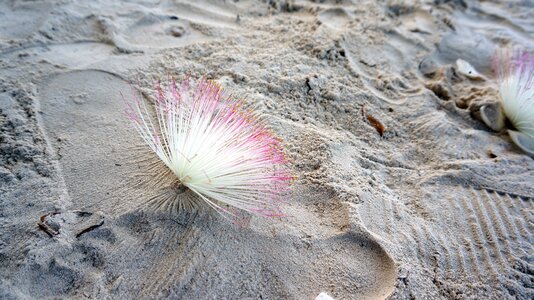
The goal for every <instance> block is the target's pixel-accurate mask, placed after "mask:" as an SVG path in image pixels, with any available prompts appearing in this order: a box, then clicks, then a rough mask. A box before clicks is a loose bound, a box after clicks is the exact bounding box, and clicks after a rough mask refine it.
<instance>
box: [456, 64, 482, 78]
mask: <svg viewBox="0 0 534 300" xmlns="http://www.w3.org/2000/svg"><path fill="white" fill-rule="evenodd" d="M456 69H457V70H458V72H459V73H460V74H462V75H465V76H466V77H467V78H469V79H474V80H485V79H486V78H485V77H484V76H483V75H482V74H480V73H478V72H477V70H476V69H475V67H473V66H472V65H471V64H470V63H468V62H466V61H465V60H463V59H458V60H456Z"/></svg>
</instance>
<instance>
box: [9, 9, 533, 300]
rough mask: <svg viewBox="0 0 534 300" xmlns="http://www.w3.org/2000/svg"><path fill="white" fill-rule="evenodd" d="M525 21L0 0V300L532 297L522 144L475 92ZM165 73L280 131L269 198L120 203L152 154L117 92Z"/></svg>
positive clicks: (520, 14) (529, 28) (403, 12)
mask: <svg viewBox="0 0 534 300" xmlns="http://www.w3.org/2000/svg"><path fill="white" fill-rule="evenodd" d="M533 19H534V5H532V3H531V2H530V1H526V0H525V1H520V0H511V1H470V0H454V1H452V0H451V1H446V0H439V1H438V0H435V1H434V0H432V1H431V0H411V1H375V0H367V1H365V0H362V1H348V0H347V1H344V0H340V1H334V0H331V1H328V0H325V1H276V0H270V1H248V0H241V1H237V0H236V1H230V0H227V1H224V0H220V1H215V0H202V1H190V2H188V1H167V0H163V1H143V0H135V1H128V2H124V3H121V2H118V1H107V0H95V1H74V0H73V1H70V0H67V1H3V2H2V3H1V4H0V228H1V230H0V262H1V263H0V298H1V299H25V298H55V297H59V298H76V299H80V298H113V299H131V298H150V299H154V298H167V297H168V298H175V299H176V298H180V299H314V298H315V297H316V296H317V295H319V294H320V293H321V292H326V293H327V294H328V295H330V296H332V297H334V298H335V299H384V298H391V299H414V298H415V299H532V298H533V297H534V245H533V240H534V235H533V232H534V202H533V199H534V159H533V158H531V157H529V156H527V155H526V154H525V153H523V152H522V151H521V150H520V149H519V148H518V147H517V146H515V145H514V144H513V143H512V142H511V140H510V138H509V137H508V134H507V133H506V131H502V132H494V131H492V130H491V129H490V128H489V127H487V126H486V125H484V123H483V122H481V121H480V113H479V110H480V107H481V106H483V105H491V104H494V103H496V102H497V101H499V100H498V93H497V89H496V81H495V76H494V75H493V73H492V70H491V57H492V55H493V53H494V51H495V50H496V49H498V48H500V47H505V46H521V47H525V48H529V49H534V22H533V21H532V20H533ZM458 59H462V60H464V61H466V62H467V63H469V64H470V66H468V68H473V69H474V70H476V71H477V72H479V73H480V74H481V75H480V76H475V75H473V74H472V73H471V74H470V73H469V72H468V71H466V67H465V66H464V65H463V64H461V63H460V64H458V63H457V60H458ZM186 73H190V74H191V75H192V76H194V77H199V76H203V75H205V76H206V77H207V78H209V79H212V80H215V81H217V82H219V83H220V84H221V85H222V86H223V87H224V88H225V89H226V90H227V91H229V92H231V93H232V94H233V95H235V96H236V97H240V98H244V99H246V103H247V105H248V106H250V107H252V108H254V109H255V110H256V111H258V112H259V113H260V115H261V117H262V118H263V119H264V120H265V122H266V123H267V124H268V125H269V126H270V127H271V128H272V129H273V131H274V132H275V133H276V134H277V135H279V136H280V137H281V138H282V139H283V141H284V145H285V146H286V152H287V155H288V158H289V160H290V168H291V169H292V170H293V172H294V173H295V175H296V176H297V177H298V179H297V180H296V182H295V184H294V187H293V189H292V192H291V193H290V194H289V195H288V196H287V205H286V207H285V212H286V214H287V217H284V218H281V219H265V218H260V217H253V218H252V219H251V220H250V224H249V225H248V226H246V227H238V226H235V225H233V224H232V223H231V222H228V221H227V220H225V219H224V218H222V217H221V216H219V215H217V214H216V213H215V212H214V211H210V210H206V209H202V208H200V209H198V210H194V211H189V212H181V213H176V214H169V213H162V212H154V211H147V210H143V211H139V210H134V209H132V207H134V206H135V205H136V204H138V203H143V202H145V201H147V199H148V198H149V197H150V193H151V192H154V191H152V190H151V187H150V186H147V185H143V184H137V185H136V184H134V182H136V180H137V178H139V176H141V177H142V176H143V174H144V171H145V169H144V168H143V167H144V165H143V160H142V159H141V160H140V159H139V157H143V156H146V157H152V154H150V153H149V152H148V151H146V147H143V144H142V141H141V139H140V138H139V137H138V135H137V133H136V132H135V130H133V128H132V126H131V124H129V121H128V120H127V118H126V117H125V116H124V107H125V105H124V101H123V98H122V96H121V93H122V95H124V96H125V97H126V98H129V97H131V95H132V93H140V94H141V95H144V96H145V97H146V98H147V101H150V95H151V90H152V89H153V88H154V85H153V82H154V81H155V80H158V78H163V79H165V78H168V77H169V76H176V77H178V78H182V77H183V76H184V74H186ZM373 120H374V121H373ZM373 122H374V123H377V122H380V123H381V124H383V126H384V127H385V131H384V132H383V135H381V134H379V132H378V131H377V129H376V128H375V127H376V126H373ZM375 125H376V124H375ZM145 173H146V172H145ZM38 223H40V224H41V225H38Z"/></svg>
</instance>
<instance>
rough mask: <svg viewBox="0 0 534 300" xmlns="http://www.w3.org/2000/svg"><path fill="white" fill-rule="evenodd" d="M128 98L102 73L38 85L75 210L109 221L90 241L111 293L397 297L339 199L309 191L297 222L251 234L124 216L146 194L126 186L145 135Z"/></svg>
mask: <svg viewBox="0 0 534 300" xmlns="http://www.w3.org/2000/svg"><path fill="white" fill-rule="evenodd" d="M121 91H122V92H123V93H125V94H126V93H128V92H129V91H131V88H130V86H129V84H128V83H127V82H125V81H124V80H122V79H121V78H119V77H118V76H116V75H114V74H110V73H105V72H101V71H75V72H70V73H64V74H59V75H56V76H54V77H52V78H50V79H48V80H46V81H45V82H43V83H42V84H41V85H40V87H39V98H40V100H39V105H40V110H41V112H42V114H41V119H42V120H41V121H42V123H43V125H44V128H45V131H46V135H47V139H48V142H49V143H50V145H51V148H52V149H53V151H55V152H56V154H57V159H58V160H59V165H60V168H61V172H62V174H63V177H64V179H65V182H66V186H67V189H68V194H69V195H70V198H71V199H72V205H71V207H69V208H68V209H78V208H83V209H84V210H86V211H101V212H102V213H103V215H104V216H105V217H106V223H104V225H103V226H101V227H99V228H98V229H96V230H95V231H94V232H90V233H87V234H84V235H83V236H82V238H83V241H84V243H86V244H87V245H88V246H91V245H93V244H94V245H95V247H93V248H95V249H98V251H99V254H98V255H99V257H100V259H101V261H102V262H101V265H102V266H104V268H106V275H105V280H106V282H107V283H106V287H107V289H108V292H109V293H110V294H112V295H113V294H116V295H121V296H122V297H124V296H125V295H132V296H133V295H136V296H137V295H151V296H154V295H160V296H166V297H169V296H170V297H184V298H187V297H189V296H194V297H200V298H202V295H199V294H198V292H199V291H205V290H210V291H211V292H212V293H213V292H215V293H217V292H218V293H220V295H226V296H227V297H231V298H236V297H259V296H260V295H262V296H265V297H272V298H287V297H297V298H312V297H314V296H316V295H318V294H319V293H320V292H322V291H328V292H329V293H331V294H332V295H334V296H338V297H341V298H352V297H356V298H358V299H376V298H385V297H387V295H389V294H390V293H391V292H392V291H393V288H394V285H395V280H396V268H395V263H394V261H393V260H392V259H391V258H390V257H389V255H388V254H387V253H386V252H385V251H384V250H383V248H382V247H381V246H379V245H378V243H376V242H375V241H374V240H373V239H372V238H371V237H370V236H369V235H366V234H364V233H362V232H354V231H350V230H348V229H346V228H348V226H341V227H340V224H341V225H343V224H345V223H348V221H347V215H348V211H347V209H346V208H344V207H343V205H342V204H341V203H340V202H339V200H338V199H337V197H335V195H333V194H332V193H326V192H321V191H315V190H311V189H310V188H308V187H301V188H299V189H301V190H299V192H298V193H295V194H296V195H301V196H299V197H300V198H299V199H300V200H298V199H297V200H293V201H291V203H292V204H291V207H289V208H288V210H289V213H291V211H292V212H298V213H295V214H294V216H293V217H290V218H287V219H286V220H282V221H275V220H266V219H259V218H258V219H253V221H252V223H251V225H250V227H249V228H246V229H245V228H239V229H238V228H235V227H234V226H233V225H231V224H229V223H228V222H226V221H224V220H222V219H217V218H213V214H212V216H210V214H208V215H202V214H200V215H198V217H196V218H193V219H190V220H186V221H183V222H182V221H180V218H181V217H180V216H171V217H169V216H164V215H161V216H158V215H157V214H156V215H154V214H144V213H120V212H119V213H118V214H117V212H116V209H115V208H114V207H116V206H118V205H121V203H125V202H128V201H130V200H129V199H134V198H135V197H139V195H140V194H139V191H136V190H135V189H131V190H128V189H119V188H118V187H120V186H123V183H124V180H125V179H126V180H127V178H128V177H129V174H133V173H135V172H137V170H136V166H135V165H132V164H128V161H127V160H128V159H129V157H128V151H130V152H131V147H130V146H131V145H132V144H135V143H136V142H135V141H134V139H136V138H137V135H136V133H135V132H134V130H133V129H132V128H131V127H130V124H128V122H129V121H128V120H127V119H126V117H124V115H123V109H124V104H123V102H122V99H121V96H120V94H119V92H121ZM177 218H178V219H177ZM342 223H343V224H342ZM307 227H309V228H308V229H306V228H307ZM317 228H319V230H318V231H317V230H315V229H317ZM340 228H343V230H340ZM109 231H111V233H112V235H113V236H114V240H116V241H114V242H113V243H112V245H110V246H109V247H101V246H99V247H96V245H101V244H102V243H103V242H105V241H101V237H100V235H102V234H100V232H102V233H106V232H107V235H102V236H109ZM306 232H310V233H313V234H315V235H314V236H311V235H307V234H305V233H306ZM317 232H319V233H317ZM106 243H107V242H106ZM126 266H128V267H126ZM236 282H240V286H239V288H236V287H237V286H236Z"/></svg>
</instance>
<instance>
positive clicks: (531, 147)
mask: <svg viewBox="0 0 534 300" xmlns="http://www.w3.org/2000/svg"><path fill="white" fill-rule="evenodd" d="M508 134H509V135H510V138H512V141H514V143H515V144H516V145H517V146H518V147H519V148H521V150H523V151H525V152H526V153H528V154H529V155H530V156H532V157H534V137H531V136H528V135H526V134H524V133H521V132H519V131H514V130H508Z"/></svg>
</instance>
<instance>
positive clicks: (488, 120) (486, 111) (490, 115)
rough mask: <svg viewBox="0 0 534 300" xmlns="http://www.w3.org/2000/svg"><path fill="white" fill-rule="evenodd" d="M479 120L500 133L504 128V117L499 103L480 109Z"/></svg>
mask: <svg viewBox="0 0 534 300" xmlns="http://www.w3.org/2000/svg"><path fill="white" fill-rule="evenodd" d="M480 118H481V119H482V121H483V122H484V124H486V126H488V127H489V128H491V129H493V130H494V131H501V130H502V129H503V128H504V126H505V116H504V112H503V110H502V106H501V104H500V103H499V102H494V103H488V104H485V105H483V106H482V107H480Z"/></svg>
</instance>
